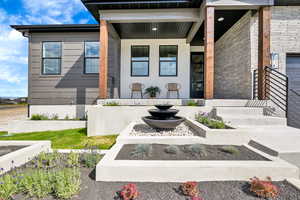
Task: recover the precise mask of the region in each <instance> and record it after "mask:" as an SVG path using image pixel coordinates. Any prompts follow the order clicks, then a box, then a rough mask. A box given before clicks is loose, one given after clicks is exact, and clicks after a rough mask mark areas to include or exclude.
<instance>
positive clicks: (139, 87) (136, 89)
mask: <svg viewBox="0 0 300 200" xmlns="http://www.w3.org/2000/svg"><path fill="white" fill-rule="evenodd" d="M129 88H130V89H131V98H132V97H133V94H134V93H139V94H140V95H141V98H142V99H143V89H144V88H145V85H144V84H142V83H132V84H131V85H130V86H129Z"/></svg>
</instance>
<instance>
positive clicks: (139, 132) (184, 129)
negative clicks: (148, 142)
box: [130, 123, 197, 136]
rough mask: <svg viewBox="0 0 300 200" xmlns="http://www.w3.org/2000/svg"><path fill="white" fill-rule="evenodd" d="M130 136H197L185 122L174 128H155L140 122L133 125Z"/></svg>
mask: <svg viewBox="0 0 300 200" xmlns="http://www.w3.org/2000/svg"><path fill="white" fill-rule="evenodd" d="M130 135H131V136H197V135H195V133H194V131H193V129H191V128H190V127H189V126H187V125H186V124H185V123H182V124H180V125H179V126H177V127H176V128H175V129H174V130H157V129H154V128H151V127H150V126H148V125H147V124H144V123H140V124H137V125H135V126H134V127H133V131H132V132H131V133H130Z"/></svg>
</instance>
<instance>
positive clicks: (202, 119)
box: [195, 113, 228, 129]
mask: <svg viewBox="0 0 300 200" xmlns="http://www.w3.org/2000/svg"><path fill="white" fill-rule="evenodd" d="M195 119H196V121H197V122H199V123H201V124H204V125H205V126H207V127H209V128H212V129H226V128H228V127H227V126H226V124H225V123H224V122H223V121H220V120H215V119H211V118H210V117H209V114H208V113H199V114H197V115H196V116H195Z"/></svg>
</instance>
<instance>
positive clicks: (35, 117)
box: [30, 114, 49, 120]
mask: <svg viewBox="0 0 300 200" xmlns="http://www.w3.org/2000/svg"><path fill="white" fill-rule="evenodd" d="M30 120H49V117H48V116H47V115H45V114H34V115H31V118H30Z"/></svg>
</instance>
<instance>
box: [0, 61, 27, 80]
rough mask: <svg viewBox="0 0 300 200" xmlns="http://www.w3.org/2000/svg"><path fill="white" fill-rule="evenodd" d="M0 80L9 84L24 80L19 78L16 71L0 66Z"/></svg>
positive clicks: (19, 75)
mask: <svg viewBox="0 0 300 200" xmlns="http://www.w3.org/2000/svg"><path fill="white" fill-rule="evenodd" d="M0 80H4V81H7V82H9V83H20V82H21V81H22V80H24V78H23V77H22V76H21V74H20V73H19V72H17V69H12V68H11V67H10V66H5V65H2V66H0Z"/></svg>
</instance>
